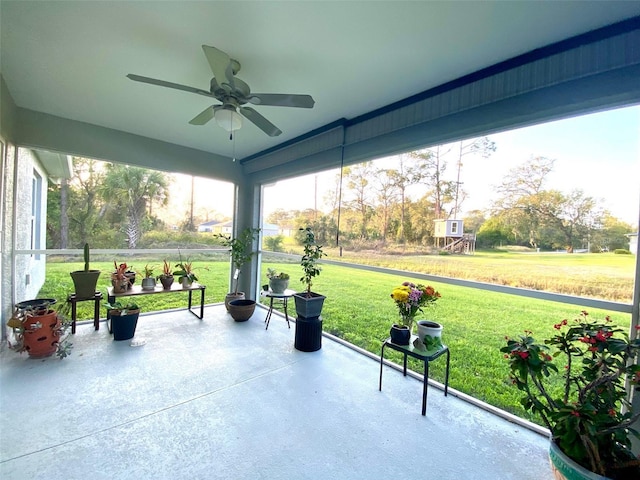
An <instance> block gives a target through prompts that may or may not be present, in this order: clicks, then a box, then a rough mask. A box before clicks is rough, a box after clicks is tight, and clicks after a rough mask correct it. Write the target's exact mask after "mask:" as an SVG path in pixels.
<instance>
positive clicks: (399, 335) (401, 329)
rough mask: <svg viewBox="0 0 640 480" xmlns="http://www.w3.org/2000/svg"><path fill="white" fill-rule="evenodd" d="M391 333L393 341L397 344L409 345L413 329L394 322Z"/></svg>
mask: <svg viewBox="0 0 640 480" xmlns="http://www.w3.org/2000/svg"><path fill="white" fill-rule="evenodd" d="M389 335H391V341H392V342H393V343H395V344H396V345H409V341H410V340H411V330H409V328H408V327H405V326H404V325H396V324H395V323H394V324H393V326H392V327H391V330H389Z"/></svg>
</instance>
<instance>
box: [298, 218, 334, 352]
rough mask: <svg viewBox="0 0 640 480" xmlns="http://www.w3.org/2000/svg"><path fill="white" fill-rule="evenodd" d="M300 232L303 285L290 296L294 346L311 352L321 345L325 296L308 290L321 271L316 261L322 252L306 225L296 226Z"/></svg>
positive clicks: (323, 254) (320, 246)
mask: <svg viewBox="0 0 640 480" xmlns="http://www.w3.org/2000/svg"><path fill="white" fill-rule="evenodd" d="M300 231H301V232H302V234H303V240H302V245H303V247H304V251H303V255H302V258H301V259H300V266H301V267H302V272H303V275H302V277H300V281H301V282H302V283H303V284H304V285H305V286H306V288H305V291H304V292H300V293H296V294H295V295H294V296H293V299H294V301H295V304H296V314H297V319H296V333H295V347H296V349H298V350H302V351H304V352H313V351H316V350H319V349H320V348H321V347H322V319H321V318H320V314H321V313H322V307H323V305H324V300H325V298H326V297H325V296H324V295H320V294H319V293H316V292H312V291H311V287H312V286H313V280H314V278H315V277H317V276H318V275H320V271H321V270H322V269H321V267H320V265H319V264H318V263H319V261H320V259H321V258H322V257H324V256H325V255H326V254H325V253H324V252H323V251H322V245H318V244H317V243H316V236H315V234H314V233H313V230H312V229H311V228H310V227H306V228H300Z"/></svg>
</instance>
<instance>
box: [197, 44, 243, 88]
mask: <svg viewBox="0 0 640 480" xmlns="http://www.w3.org/2000/svg"><path fill="white" fill-rule="evenodd" d="M202 50H203V51H204V55H205V56H206V57H207V61H208V62H209V66H210V67H211V71H212V72H213V76H214V77H215V78H216V81H217V82H218V85H220V86H221V87H224V85H228V86H229V87H231V89H232V90H233V89H234V88H235V87H234V78H233V61H232V60H231V58H230V57H229V55H227V54H226V53H224V52H223V51H222V50H218V49H217V48H216V47H210V46H209V45H202Z"/></svg>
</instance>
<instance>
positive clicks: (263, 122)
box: [240, 107, 282, 137]
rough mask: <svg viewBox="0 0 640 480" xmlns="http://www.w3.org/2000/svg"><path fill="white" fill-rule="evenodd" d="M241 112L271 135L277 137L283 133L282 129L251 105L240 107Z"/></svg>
mask: <svg viewBox="0 0 640 480" xmlns="http://www.w3.org/2000/svg"><path fill="white" fill-rule="evenodd" d="M240 113H241V114H242V115H243V116H244V117H246V118H247V120H249V121H250V122H253V124H254V125H255V126H256V127H258V128H259V129H260V130H262V131H263V132H264V133H266V134H267V135H269V136H270V137H277V136H278V135H280V134H281V133H282V130H280V129H279V128H278V127H276V126H275V125H274V124H273V123H271V122H270V121H269V120H267V119H266V118H264V117H263V116H262V115H260V114H259V113H258V112H256V111H255V110H254V109H253V108H251V107H240Z"/></svg>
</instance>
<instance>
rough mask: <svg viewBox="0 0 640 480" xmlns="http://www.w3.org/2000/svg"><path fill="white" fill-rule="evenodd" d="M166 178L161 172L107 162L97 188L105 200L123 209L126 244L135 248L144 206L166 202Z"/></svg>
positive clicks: (139, 233)
mask: <svg viewBox="0 0 640 480" xmlns="http://www.w3.org/2000/svg"><path fill="white" fill-rule="evenodd" d="M167 187H168V181H167V178H166V176H165V174H164V173H161V172H158V171H155V170H147V169H144V168H139V167H131V166H128V165H118V164H110V165H109V166H108V167H107V174H106V176H105V179H104V183H103V186H102V189H101V193H102V196H103V198H104V199H105V202H106V203H108V204H109V205H110V206H111V207H116V208H122V209H123V210H125V211H126V218H127V224H126V227H125V233H126V235H127V245H128V247H129V248H136V245H137V243H138V240H140V237H141V236H142V221H143V220H144V218H145V215H146V214H147V207H150V205H151V202H154V201H157V202H160V203H161V204H166V203H167V199H168V195H167V194H168V191H167Z"/></svg>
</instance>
